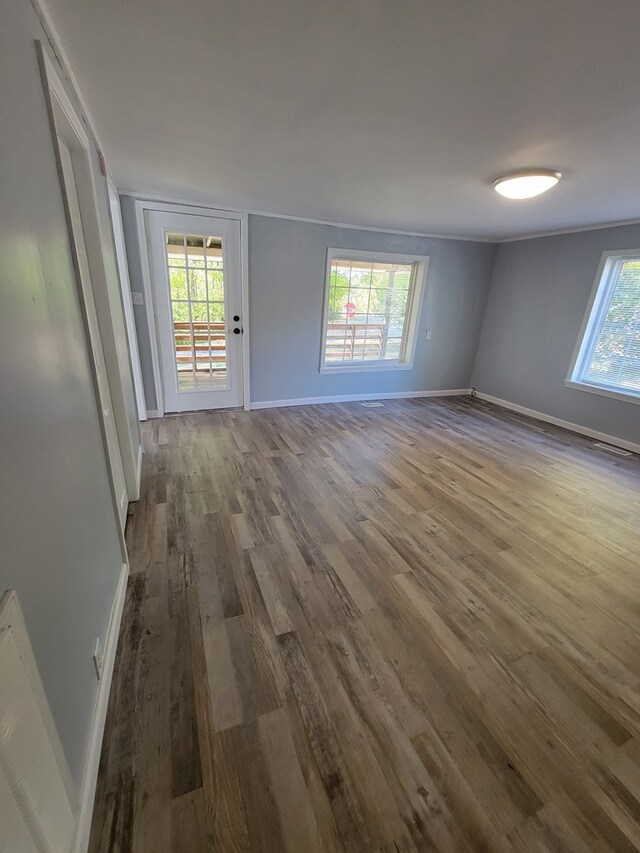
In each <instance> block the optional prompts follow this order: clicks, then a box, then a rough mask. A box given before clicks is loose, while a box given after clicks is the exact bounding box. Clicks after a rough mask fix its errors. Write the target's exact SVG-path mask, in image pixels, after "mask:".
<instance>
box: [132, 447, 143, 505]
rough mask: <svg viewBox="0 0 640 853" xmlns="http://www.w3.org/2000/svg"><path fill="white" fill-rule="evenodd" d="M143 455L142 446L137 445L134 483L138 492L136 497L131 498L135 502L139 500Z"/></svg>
mask: <svg viewBox="0 0 640 853" xmlns="http://www.w3.org/2000/svg"><path fill="white" fill-rule="evenodd" d="M143 454H144V448H143V447H142V444H139V445H138V459H137V462H136V483H137V486H138V492H137V495H136V497H135V498H133V500H136V501H137V500H139V498H140V487H141V484H142V456H143Z"/></svg>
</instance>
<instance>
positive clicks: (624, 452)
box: [596, 441, 631, 456]
mask: <svg viewBox="0 0 640 853" xmlns="http://www.w3.org/2000/svg"><path fill="white" fill-rule="evenodd" d="M596 447H599V448H600V449H601V450H606V451H607V453H615V454H616V456H631V451H630V450H623V449H622V448H621V447H614V446H613V444H605V443H604V441H596Z"/></svg>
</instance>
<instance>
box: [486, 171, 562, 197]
mask: <svg viewBox="0 0 640 853" xmlns="http://www.w3.org/2000/svg"><path fill="white" fill-rule="evenodd" d="M560 177H561V176H560V172H555V171H553V170H552V169H526V170H523V171H520V172H512V173H511V174H510V175H502V177H500V178H497V179H496V180H495V181H494V182H493V186H494V189H495V190H496V192H499V193H500V195H503V196H506V198H533V196H535V195H540V193H545V192H547V190H550V189H551V188H552V187H555V185H556V184H557V183H558V181H559V180H560Z"/></svg>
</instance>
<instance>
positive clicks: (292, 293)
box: [249, 216, 495, 402]
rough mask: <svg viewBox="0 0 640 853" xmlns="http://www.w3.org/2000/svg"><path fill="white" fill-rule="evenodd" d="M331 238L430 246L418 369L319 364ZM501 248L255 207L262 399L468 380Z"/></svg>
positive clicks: (253, 256) (254, 330)
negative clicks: (324, 369)
mask: <svg viewBox="0 0 640 853" xmlns="http://www.w3.org/2000/svg"><path fill="white" fill-rule="evenodd" d="M329 246H333V247H336V248H340V249H361V250H362V249H370V250H371V251H375V252H398V253H407V254H413V255H429V257H430V261H429V271H428V275H427V283H426V290H425V296H424V302H423V307H422V316H421V320H420V324H419V334H418V343H417V347H416V355H415V361H414V367H413V370H398V371H387V372H378V373H341V374H321V373H320V372H319V370H318V365H319V360H320V344H321V334H322V308H323V299H324V287H325V269H326V263H327V248H328V247H329ZM494 254H495V246H493V245H491V244H487V243H472V242H466V241H461V240H441V239H435V238H425V237H405V236H401V235H396V234H385V233H379V232H373V231H359V230H357V229H353V228H336V227H334V226H330V225H315V224H310V223H306V222H296V221H294V220H290V219H276V218H271V217H265V216H250V217H249V281H250V311H251V317H250V320H251V399H252V402H258V401H262V400H287V399H293V398H296V397H325V396H334V395H341V394H367V393H383V392H386V391H430V390H442V389H448V388H468V387H469V383H470V380H471V371H472V368H473V362H474V358H475V353H476V349H477V344H478V339H479V334H480V326H481V322H482V315H483V310H484V306H485V302H486V298H487V292H488V288H489V283H490V278H491V269H492V266H493V259H494ZM426 329H431V330H432V338H431V340H430V341H427V340H426V339H425V336H424V332H425V330H426Z"/></svg>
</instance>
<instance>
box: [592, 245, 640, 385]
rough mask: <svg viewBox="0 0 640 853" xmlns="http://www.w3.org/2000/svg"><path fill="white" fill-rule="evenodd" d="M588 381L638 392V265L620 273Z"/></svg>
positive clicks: (626, 265) (628, 263) (624, 266)
mask: <svg viewBox="0 0 640 853" xmlns="http://www.w3.org/2000/svg"><path fill="white" fill-rule="evenodd" d="M587 375H588V377H589V378H591V379H594V380H596V381H600V382H607V383H614V384H619V385H622V386H626V387H630V388H635V389H638V390H640V378H639V377H640V261H639V260H632V261H625V262H624V263H623V264H622V266H621V269H620V274H619V276H618V279H617V281H616V285H615V289H614V292H613V295H612V297H611V302H610V303H609V308H608V311H607V315H606V317H605V320H604V322H603V324H602V328H601V330H600V333H599V335H598V339H597V341H596V345H595V347H594V349H593V353H592V355H591V360H590V363H589V368H588V371H587Z"/></svg>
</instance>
